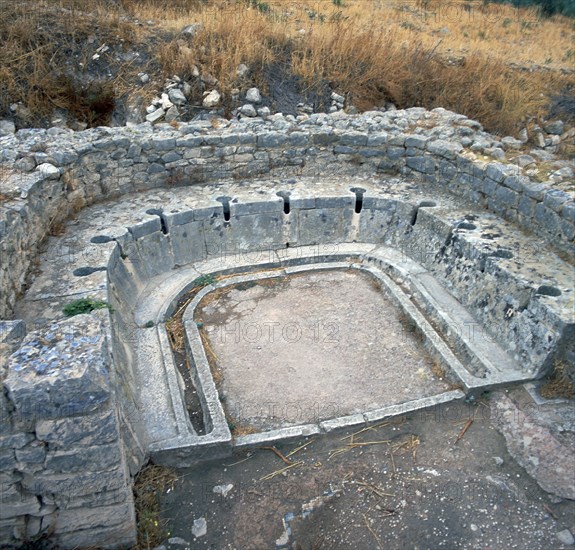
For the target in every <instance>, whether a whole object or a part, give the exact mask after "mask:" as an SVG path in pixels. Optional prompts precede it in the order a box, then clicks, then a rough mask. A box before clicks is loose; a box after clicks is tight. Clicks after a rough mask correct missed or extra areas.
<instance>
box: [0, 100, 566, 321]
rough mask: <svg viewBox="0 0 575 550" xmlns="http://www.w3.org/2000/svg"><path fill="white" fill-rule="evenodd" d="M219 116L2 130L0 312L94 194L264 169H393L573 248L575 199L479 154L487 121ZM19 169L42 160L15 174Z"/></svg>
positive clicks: (490, 142) (295, 172) (446, 115)
mask: <svg viewBox="0 0 575 550" xmlns="http://www.w3.org/2000/svg"><path fill="white" fill-rule="evenodd" d="M218 124H220V122H215V123H213V124H211V123H209V122H200V123H189V124H180V125H179V127H178V128H177V129H175V128H172V127H171V126H169V125H166V124H161V125H156V126H155V127H151V126H150V125H141V126H136V127H131V128H113V129H112V128H98V129H95V130H88V131H85V132H77V133H73V132H67V131H64V130H60V129H58V128H52V129H49V130H21V131H19V132H18V133H17V134H16V135H15V136H14V137H7V138H0V147H2V148H3V149H5V150H7V151H11V153H10V154H9V156H10V159H8V160H10V161H16V160H17V159H20V161H21V159H22V158H26V159H29V160H30V161H31V162H30V164H28V163H23V162H19V163H18V162H16V164H14V165H13V168H12V170H14V172H13V173H12V175H10V176H9V177H7V178H6V180H7V181H6V182H4V184H3V191H2V192H3V194H4V195H6V196H8V197H13V199H12V200H9V201H7V203H6V205H5V206H3V208H2V212H1V214H2V218H1V220H2V232H1V235H2V241H1V242H2V249H1V256H2V258H3V260H4V262H3V263H4V264H5V265H10V266H11V268H10V269H3V270H2V272H1V274H0V276H1V277H2V278H1V279H0V283H1V285H2V288H3V289H6V291H5V293H3V295H2V297H1V303H0V314H2V315H3V316H7V315H9V314H10V312H11V311H12V308H13V306H14V303H15V300H16V297H17V296H18V295H19V293H20V292H21V289H22V288H23V286H24V280H25V275H26V272H27V270H28V269H29V267H30V261H31V259H32V258H33V257H34V256H35V250H36V247H37V245H38V243H39V242H41V240H42V238H43V237H45V236H46V234H48V233H49V231H50V226H52V227H53V225H54V224H55V223H57V222H59V221H61V220H63V219H66V218H67V217H68V216H70V215H71V214H73V213H74V212H77V211H78V210H80V209H81V208H83V207H85V206H87V205H89V204H92V203H94V202H96V201H101V200H105V199H108V198H114V197H118V196H121V195H124V194H126V193H130V192H138V191H142V190H146V189H151V188H158V187H172V186H179V185H194V184H197V183H206V182H217V181H222V180H226V179H249V178H253V177H257V176H262V175H269V176H270V177H274V176H284V177H289V176H294V177H302V176H308V177H309V176H315V177H326V176H329V175H330V174H349V175H357V174H358V173H370V174H373V173H395V174H402V175H406V176H407V175H408V176H409V177H411V178H413V179H414V181H421V182H424V183H426V184H436V185H438V186H439V187H441V188H444V189H447V190H448V191H449V192H450V193H453V194H454V195H457V196H461V197H464V198H465V199H468V200H470V201H472V202H473V203H475V204H478V205H479V206H481V207H485V208H487V209H489V210H490V211H492V212H494V213H496V214H497V215H499V216H501V217H503V218H505V219H507V220H510V221H513V222H515V223H517V224H519V225H520V226H522V227H524V228H526V229H527V230H530V231H533V232H534V233H536V234H537V235H539V236H541V237H543V238H544V239H545V240H547V241H548V242H549V243H550V244H551V245H552V246H554V247H556V248H558V249H560V250H563V251H566V252H568V253H569V254H573V252H574V250H575V247H574V245H573V238H574V236H575V203H574V202H573V200H572V197H571V196H570V195H569V194H567V193H565V192H563V191H559V190H554V189H551V188H547V187H546V186H545V185H542V184H539V183H536V182H533V181H532V180H530V179H529V178H528V177H526V176H523V175H522V171H521V169H520V168H519V167H517V166H515V165H512V164H501V163H498V162H486V161H485V160H480V158H479V157H478V156H477V155H476V154H475V152H478V151H481V150H483V149H484V148H489V147H491V146H494V145H497V143H498V142H497V141H496V140H495V138H493V137H492V136H490V135H489V134H486V133H484V132H482V131H481V126H480V125H479V123H477V122H475V121H472V120H469V119H467V118H466V117H464V116H462V115H456V114H454V113H450V112H448V111H445V110H444V109H435V110H433V111H430V112H428V111H425V110H424V109H420V108H413V109H408V110H406V111H397V112H392V113H380V112H373V113H365V114H363V115H358V116H347V115H321V114H318V115H312V116H311V117H309V118H308V119H306V120H301V121H296V120H295V119H294V118H293V117H281V116H277V115H275V116H272V117H269V119H268V120H266V121H264V120H261V119H257V120H253V119H249V120H248V119H242V120H240V121H234V122H225V123H221V127H217V126H218ZM17 166H20V167H21V166H27V167H28V168H30V167H31V168H34V167H36V168H35V171H33V172H31V173H26V172H21V171H20V172H18V168H16V167H17Z"/></svg>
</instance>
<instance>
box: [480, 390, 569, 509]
mask: <svg viewBox="0 0 575 550" xmlns="http://www.w3.org/2000/svg"><path fill="white" fill-rule="evenodd" d="M491 406H492V416H491V423H492V424H493V425H494V426H495V427H496V428H497V429H498V430H499V431H500V432H501V433H502V434H503V436H504V437H505V441H506V442H507V448H508V450H509V454H511V456H513V458H515V460H517V462H518V463H519V464H520V465H521V466H522V467H523V468H525V469H526V470H527V472H528V473H529V474H530V475H531V476H533V477H534V478H535V480H536V481H537V483H539V485H540V486H541V488H542V489H544V490H545V491H547V492H549V493H553V494H556V495H557V496H559V497H561V498H569V499H572V500H573V499H575V476H573V464H574V463H575V455H574V453H573V451H572V450H571V449H570V448H569V446H568V445H566V444H564V443H562V442H561V441H560V440H559V439H558V437H557V434H555V433H552V432H551V430H550V429H549V427H548V426H546V425H545V424H544V423H542V422H539V421H538V420H537V415H536V410H535V409H534V408H533V407H532V408H531V409H529V408H524V409H522V408H521V407H520V406H519V405H518V404H517V403H516V402H515V400H514V399H513V398H512V397H511V396H510V395H506V394H504V393H502V392H497V394H495V395H494V398H493V400H492V405H491Z"/></svg>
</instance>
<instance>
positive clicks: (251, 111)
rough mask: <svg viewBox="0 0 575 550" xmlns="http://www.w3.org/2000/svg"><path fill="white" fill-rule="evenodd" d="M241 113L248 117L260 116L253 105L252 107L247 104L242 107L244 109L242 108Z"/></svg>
mask: <svg viewBox="0 0 575 550" xmlns="http://www.w3.org/2000/svg"><path fill="white" fill-rule="evenodd" d="M240 113H241V114H242V115H244V116H247V117H256V116H258V113H257V111H256V108H255V107H254V106H253V105H250V104H249V103H246V104H245V105H242V107H240Z"/></svg>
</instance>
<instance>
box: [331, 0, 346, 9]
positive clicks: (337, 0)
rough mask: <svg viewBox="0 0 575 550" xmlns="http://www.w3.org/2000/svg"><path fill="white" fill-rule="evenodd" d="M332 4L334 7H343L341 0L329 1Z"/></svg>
mask: <svg viewBox="0 0 575 550" xmlns="http://www.w3.org/2000/svg"><path fill="white" fill-rule="evenodd" d="M331 1H332V2H333V5H334V6H337V7H338V8H342V7H343V0H331Z"/></svg>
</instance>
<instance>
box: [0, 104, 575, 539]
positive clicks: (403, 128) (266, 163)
mask: <svg viewBox="0 0 575 550" xmlns="http://www.w3.org/2000/svg"><path fill="white" fill-rule="evenodd" d="M217 124H218V123H217V122H214V123H210V122H206V123H202V122H192V123H188V124H180V125H179V127H178V128H173V127H171V126H169V125H157V126H155V127H153V128H152V127H151V126H150V125H142V126H138V127H133V128H114V129H109V128H100V129H94V130H88V131H85V132H78V133H75V134H74V133H68V132H65V131H62V130H59V129H55V128H53V129H50V130H47V131H45V130H23V131H20V132H18V133H17V134H16V136H14V137H9V138H0V149H3V150H4V152H3V154H4V158H5V160H8V161H10V162H9V163H5V164H4V165H5V166H9V168H8V171H9V175H8V176H7V178H5V181H3V182H2V188H1V189H0V191H1V192H2V193H3V194H4V195H5V196H7V197H8V200H7V201H6V202H5V203H4V204H3V205H2V206H0V259H1V262H0V263H1V269H0V288H2V293H1V295H0V317H5V318H8V317H10V315H11V314H12V312H13V310H14V305H15V303H16V301H17V300H18V299H19V297H20V296H21V295H22V293H23V291H24V289H25V287H26V278H27V275H28V273H29V271H30V268H31V266H32V265H33V262H34V260H35V258H36V256H37V253H38V250H39V245H40V243H41V242H42V241H43V239H44V238H45V237H46V236H47V235H48V234H49V233H50V231H53V230H54V228H55V227H56V226H57V224H59V223H61V222H63V221H65V220H66V219H68V218H69V217H70V216H72V215H73V214H74V213H75V212H78V211H79V210H81V209H82V208H84V207H86V206H88V205H91V204H93V203H96V202H98V201H104V200H107V199H113V198H118V197H121V196H123V195H126V194H129V193H136V192H139V191H144V190H149V189H154V188H172V187H174V188H175V187H177V186H193V185H194V184H200V183H213V182H219V181H222V182H225V181H231V180H235V181H242V180H250V179H253V178H256V177H268V176H269V177H281V178H284V179H286V180H289V179H290V178H292V179H293V178H295V179H297V178H300V177H306V178H312V179H313V178H315V179H317V181H321V178H322V177H325V176H328V175H330V174H338V175H349V176H350V179H351V178H353V176H357V175H358V174H364V175H370V174H378V173H379V174H382V173H389V174H400V175H402V176H404V177H405V178H409V179H412V180H413V181H414V182H419V184H420V185H422V186H429V189H430V190H431V189H433V188H434V186H437V187H438V188H441V189H446V190H448V191H449V192H451V193H453V194H454V195H457V196H459V197H463V198H464V199H466V200H469V201H471V202H473V203H475V204H477V205H479V206H480V207H484V208H487V209H488V210H491V211H492V212H494V213H496V214H497V215H498V216H501V217H502V218H505V219H507V220H511V221H513V222H515V223H516V224H518V225H519V226H521V227H523V228H525V229H527V230H529V231H532V232H533V233H535V234H537V235H538V236H540V237H542V238H543V239H545V240H546V241H547V242H549V243H550V244H552V245H553V246H554V247H555V248H556V249H558V250H561V251H563V252H566V253H568V254H572V253H573V252H574V250H575V247H574V245H573V238H574V235H575V203H574V202H573V200H572V197H571V196H570V195H569V194H567V193H564V192H562V191H558V190H554V189H551V188H549V187H547V186H545V185H543V184H538V183H536V182H533V181H532V180H530V179H529V178H527V177H525V176H523V175H522V174H521V170H520V169H519V168H518V167H516V166H514V165H512V164H502V163H498V162H483V161H479V160H477V159H476V158H474V152H477V151H479V150H480V149H481V147H487V146H490V145H492V144H493V143H494V142H495V138H493V137H492V136H489V135H488V134H485V133H484V132H482V131H481V127H480V125H479V124H478V123H477V122H475V121H471V120H468V119H467V118H465V117H463V116H460V115H456V114H453V113H449V112H447V111H445V110H443V109H436V110H434V111H431V112H428V111H425V110H423V109H410V110H407V111H398V112H396V113H366V114H364V115H359V116H342V115H337V116H336V115H334V116H328V115H313V116H311V117H309V118H308V119H306V120H295V119H293V117H292V118H290V117H278V116H273V117H270V119H269V120H267V121H263V120H255V121H254V120H249V121H243V120H242V121H236V122H233V123H226V124H223V126H222V127H220V128H218V127H216V126H217ZM42 144H43V145H42ZM474 148H475V149H474ZM22 158H32V159H33V160H34V162H33V163H31V164H30V166H33V167H35V169H34V170H33V171H30V172H25V171H21V170H19V169H18V168H17V167H18V166H19V164H18V163H19V161H20V160H21V159H22ZM21 164H22V163H20V165H21ZM190 192H191V193H192V192H193V190H192V189H191V190H190ZM301 200H303V201H305V199H301ZM342 200H343V199H342ZM369 200H373V199H368V198H366V201H369ZM348 202H349V205H352V204H353V196H352V195H351V194H350V197H349V201H347V202H346V205H347V203H348ZM224 203H225V200H222V202H221V204H220V205H218V208H220V209H223V210H224V211H225V204H224ZM366 204H367V205H368V206H369V202H367V203H366ZM278 205H279V206H278V208H280V209H281V208H282V205H281V201H279V202H278ZM349 205H348V206H349ZM296 206H297V205H296ZM161 207H162V205H161V204H158V209H159V210H160V209H161ZM232 208H235V209H237V213H238V214H241V213H242V212H241V209H242V208H244V209H245V212H243V213H244V214H247V213H251V212H248V210H249V208H250V205H242V204H239V205H233V207H232ZM191 215H192V217H193V216H195V214H194V213H192V214H191ZM421 217H422V219H425V213H423V212H422V216H421ZM194 219H195V218H194ZM188 221H191V220H188ZM172 222H173V218H172ZM179 222H180V223H177V224H176V223H174V226H179V225H184V224H185V222H186V220H179ZM429 223H430V224H431V223H433V221H430V222H429ZM161 233H162V217H161V216H155V217H153V219H147V220H146V221H145V223H143V224H140V225H136V226H133V227H132V228H131V230H130V238H132V239H134V240H138V238H141V237H144V236H146V235H152V234H158V235H160V234H161ZM121 261H122V258H121V252H120V250H119V248H116V250H115V251H114V253H113V255H112V259H111V262H112V263H115V264H119V263H121ZM110 331H111V327H110V325H109V319H108V316H107V312H106V310H102V311H101V312H99V313H96V314H92V315H89V316H77V317H74V318H73V319H70V320H66V321H60V322H58V323H55V324H54V326H53V327H46V329H43V330H39V331H37V332H31V333H30V334H28V335H26V336H25V337H24V340H23V342H22V344H21V345H20V340H21V338H22V333H23V330H22V326H21V325H19V324H18V323H17V322H13V321H6V322H1V323H0V344H3V345H4V346H5V347H4V351H3V353H4V355H2V350H0V357H3V358H4V359H3V363H4V365H3V366H4V367H6V368H3V369H2V372H0V375H1V377H2V384H3V388H4V391H3V392H2V393H1V394H0V483H1V484H2V494H1V495H0V498H1V504H2V506H1V509H0V541H4V540H6V541H15V540H20V541H22V540H25V539H26V538H31V537H34V536H36V535H38V534H39V533H41V532H43V531H44V532H45V531H50V532H52V533H53V534H54V536H55V537H56V539H55V540H57V542H58V543H60V544H61V545H63V546H64V547H74V546H76V545H86V544H93V543H95V544H98V545H100V546H105V547H115V546H118V547H121V546H128V545H129V544H131V543H133V542H134V540H135V517H134V506H133V501H132V496H131V477H132V476H133V475H135V473H136V472H137V471H138V469H139V468H140V467H141V465H142V464H143V463H144V461H145V459H146V452H145V444H144V442H143V441H141V434H140V432H139V429H138V422H139V418H138V414H137V411H135V410H134V398H133V395H132V393H133V388H132V380H131V376H130V372H129V370H127V369H125V368H124V369H123V368H117V367H116V364H119V363H121V364H122V365H125V364H129V363H130V360H129V357H128V354H129V349H126V348H125V347H124V346H122V343H121V342H119V341H118V340H117V335H112V334H111V332H110ZM115 339H116V340H115ZM13 342H16V343H15V344H13ZM6 350H9V352H12V351H15V353H14V354H12V355H10V353H8V352H7V351H6Z"/></svg>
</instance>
